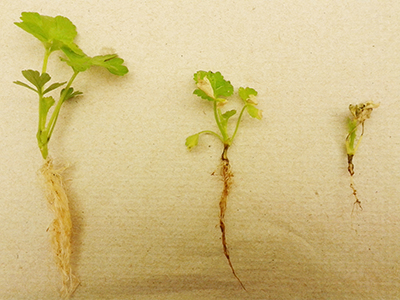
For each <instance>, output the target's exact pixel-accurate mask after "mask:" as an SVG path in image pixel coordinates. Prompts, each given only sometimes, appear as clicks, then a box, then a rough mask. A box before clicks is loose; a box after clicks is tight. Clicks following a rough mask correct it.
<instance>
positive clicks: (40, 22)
mask: <svg viewBox="0 0 400 300" xmlns="http://www.w3.org/2000/svg"><path fill="white" fill-rule="evenodd" d="M21 20H22V22H16V23H15V25H17V26H18V27H20V28H22V29H23V30H25V31H26V32H28V33H30V34H32V35H33V36H34V37H36V38H37V39H38V40H39V41H41V42H42V44H43V46H44V49H45V51H44V58H43V65H42V70H41V71H36V70H24V71H22V75H23V76H24V77H25V79H26V80H27V81H28V82H29V83H24V82H21V81H15V83H16V84H18V85H21V86H23V87H26V88H28V89H30V90H32V91H34V92H35V93H36V94H37V96H38V100H39V123H38V131H37V134H36V138H37V141H38V145H39V149H40V152H41V154H42V157H43V159H44V160H45V162H44V164H43V167H42V168H41V170H40V173H41V175H42V177H43V179H44V184H45V188H46V197H47V200H48V203H49V206H50V208H51V210H52V211H53V212H54V215H55V217H54V220H53V222H52V223H51V225H50V227H49V229H48V230H49V232H50V235H51V244H52V248H53V252H54V255H55V259H56V264H57V267H58V268H59V270H60V273H61V276H62V288H61V291H60V293H61V296H62V297H63V298H68V297H70V296H71V295H72V293H73V292H74V290H75V289H76V287H77V286H78V284H79V281H78V279H77V278H76V277H75V276H74V275H73V273H72V270H71V264H70V256H71V233H72V222H71V215H70V210H69V204H68V198H67V196H66V193H65V190H64V188H63V180H62V176H61V171H62V169H54V167H53V162H52V159H51V158H50V157H49V156H48V152H49V150H48V143H49V141H50V138H51V137H52V135H53V132H54V128H55V125H56V122H57V119H58V116H59V113H60V110H61V107H62V105H63V104H64V103H65V101H67V100H69V99H71V98H74V97H76V96H78V95H81V94H82V93H81V92H79V91H75V90H74V88H73V87H72V83H73V82H74V80H75V78H76V77H77V76H78V74H79V73H81V72H84V71H86V70H87V69H89V68H90V67H91V66H99V67H104V68H106V69H107V70H108V71H110V72H111V73H112V74H115V75H119V76H122V75H125V74H126V73H128V69H127V68H126V67H125V66H124V65H123V62H124V61H123V59H121V58H119V57H118V56H117V54H108V55H100V56H94V57H90V56H87V55H86V54H85V53H84V52H83V51H82V50H81V49H80V48H79V47H78V46H77V45H76V44H75V42H74V40H75V37H76V35H77V32H76V27H75V25H74V24H72V22H71V21H70V20H69V19H67V18H65V17H62V16H56V17H49V16H43V15H40V14H38V13H33V12H23V13H22V14H21ZM56 51H60V52H61V53H63V54H64V56H63V57H60V59H61V61H63V62H66V63H67V64H68V65H69V66H71V68H72V75H71V76H70V78H69V79H68V80H67V81H64V82H55V83H52V84H50V85H49V86H47V87H46V85H47V84H48V83H49V82H50V80H51V77H50V75H49V74H48V73H47V63H48V60H49V57H50V55H51V54H52V53H53V52H56ZM60 87H64V88H62V89H61V91H60V93H59V98H58V101H56V100H55V99H54V97H53V96H48V94H49V93H50V92H52V91H54V90H56V89H58V88H60ZM54 105H55V107H54V109H53V110H52V112H50V109H51V108H52V107H53V106H54Z"/></svg>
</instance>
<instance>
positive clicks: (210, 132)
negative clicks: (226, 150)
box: [198, 130, 224, 142]
mask: <svg viewBox="0 0 400 300" xmlns="http://www.w3.org/2000/svg"><path fill="white" fill-rule="evenodd" d="M202 133H206V134H212V135H213V136H216V137H217V138H219V139H220V140H221V142H224V139H223V138H222V137H221V136H220V135H219V134H217V133H215V132H214V131H211V130H203V131H200V132H199V133H198V134H202Z"/></svg>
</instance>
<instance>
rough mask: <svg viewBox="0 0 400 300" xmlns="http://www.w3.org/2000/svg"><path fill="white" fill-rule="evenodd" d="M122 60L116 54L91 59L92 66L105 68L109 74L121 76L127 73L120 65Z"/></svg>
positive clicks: (125, 68) (126, 69)
mask: <svg viewBox="0 0 400 300" xmlns="http://www.w3.org/2000/svg"><path fill="white" fill-rule="evenodd" d="M123 62H124V60H123V59H122V58H119V57H118V55H117V54H108V55H99V56H95V57H93V58H92V60H91V63H92V65H93V66H100V67H104V68H106V69H107V70H108V71H109V72H110V73H111V74H114V75H118V76H123V75H125V74H126V73H128V68H127V67H125V66H124V65H122V64H123Z"/></svg>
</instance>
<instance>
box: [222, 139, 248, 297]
mask: <svg viewBox="0 0 400 300" xmlns="http://www.w3.org/2000/svg"><path fill="white" fill-rule="evenodd" d="M228 149H229V145H224V151H223V152H222V155H221V176H222V180H223V183H224V189H223V191H222V194H221V199H220V201H219V209H220V211H219V227H220V228H221V234H222V247H223V249H224V254H225V257H226V259H227V260H228V264H229V267H230V268H231V270H232V273H233V276H235V278H236V279H237V280H238V281H239V283H240V285H241V286H242V288H243V289H244V290H246V288H245V287H244V285H243V283H242V281H241V280H240V279H239V277H238V276H237V275H236V272H235V269H234V268H233V265H232V262H231V259H230V256H229V250H228V244H227V242H226V226H225V212H226V205H227V200H228V196H229V191H230V188H231V185H232V182H233V180H232V177H233V173H232V171H231V166H230V164H229V159H228V156H227V154H228V153H227V152H228Z"/></svg>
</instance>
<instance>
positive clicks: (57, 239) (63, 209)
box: [39, 158, 79, 299]
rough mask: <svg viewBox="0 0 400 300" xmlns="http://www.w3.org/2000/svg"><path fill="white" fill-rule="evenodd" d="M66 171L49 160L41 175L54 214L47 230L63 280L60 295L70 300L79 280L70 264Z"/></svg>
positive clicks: (69, 215) (70, 222) (70, 226)
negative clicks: (64, 181)
mask: <svg viewBox="0 0 400 300" xmlns="http://www.w3.org/2000/svg"><path fill="white" fill-rule="evenodd" d="M64 169H65V168H62V169H54V166H53V161H52V159H50V158H47V159H46V161H45V162H44V164H43V166H42V168H41V169H40V170H39V173H40V175H41V177H42V179H43V184H44V188H45V192H46V199H47V202H48V205H49V208H50V209H51V210H52V211H53V213H54V220H53V221H52V222H51V224H50V226H49V228H48V229H47V230H48V231H49V233H50V241H51V247H52V250H53V253H54V257H55V262H56V265H57V268H58V269H59V271H60V274H61V278H62V287H61V290H60V294H61V297H62V298H63V299H68V298H69V297H70V296H71V295H72V294H73V293H74V291H75V289H76V288H77V287H78V285H79V280H78V279H77V278H76V277H75V275H73V274H72V269H71V263H70V258H71V235H72V221H71V214H70V211H69V205H68V198H67V195H66V193H65V190H64V186H63V179H62V176H61V173H62V171H63V170H64Z"/></svg>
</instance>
